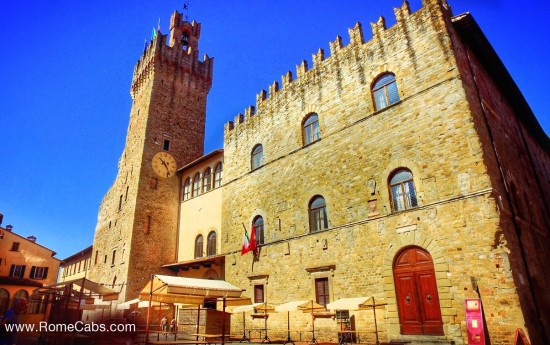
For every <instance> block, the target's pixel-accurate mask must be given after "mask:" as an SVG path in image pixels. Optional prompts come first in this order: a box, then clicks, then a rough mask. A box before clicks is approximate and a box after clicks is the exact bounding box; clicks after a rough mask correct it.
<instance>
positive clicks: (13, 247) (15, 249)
mask: <svg viewBox="0 0 550 345" xmlns="http://www.w3.org/2000/svg"><path fill="white" fill-rule="evenodd" d="M11 251H12V252H18V251H19V242H13V243H12V245H11Z"/></svg>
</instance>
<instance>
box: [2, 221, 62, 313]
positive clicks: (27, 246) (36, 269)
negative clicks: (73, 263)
mask: <svg viewBox="0 0 550 345" xmlns="http://www.w3.org/2000/svg"><path fill="white" fill-rule="evenodd" d="M2 218H3V216H2V215H1V214H0V225H1V224H2ZM55 254H56V253H55V252H54V251H53V250H51V249H48V248H46V247H43V246H41V245H40V244H38V243H36V237H34V236H28V237H23V236H21V235H18V234H16V233H15V232H13V226H12V225H6V226H5V227H2V226H0V315H2V314H4V312H5V311H6V310H7V309H9V308H10V306H11V304H12V303H13V300H14V299H16V298H26V299H27V300H30V303H29V309H28V311H27V313H28V314H38V313H40V312H41V310H42V309H41V301H34V300H32V299H30V297H31V295H32V293H33V291H34V290H35V289H37V288H39V287H42V286H43V285H49V284H55V283H56V281H57V275H58V272H59V266H60V263H61V261H60V260H59V259H58V258H56V257H54V256H55ZM29 317H30V316H29Z"/></svg>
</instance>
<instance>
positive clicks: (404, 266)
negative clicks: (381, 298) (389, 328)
mask: <svg viewBox="0 0 550 345" xmlns="http://www.w3.org/2000/svg"><path fill="white" fill-rule="evenodd" d="M393 277H394V282H395V293H396V298H397V307H398V311H399V323H400V324H401V333H402V334H425V335H443V321H442V320H441V308H440V307H439V295H438V293H437V283H436V280H435V271H434V264H433V261H432V257H431V255H430V253H428V252H427V251H425V250H424V249H422V248H420V247H407V248H404V249H403V250H401V251H400V252H398V253H397V255H396V256H395V260H394V263H393Z"/></svg>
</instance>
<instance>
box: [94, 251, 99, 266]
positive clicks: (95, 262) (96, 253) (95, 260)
mask: <svg viewBox="0 0 550 345" xmlns="http://www.w3.org/2000/svg"><path fill="white" fill-rule="evenodd" d="M97 255H98V252H97V250H96V251H95V259H94V265H97Z"/></svg>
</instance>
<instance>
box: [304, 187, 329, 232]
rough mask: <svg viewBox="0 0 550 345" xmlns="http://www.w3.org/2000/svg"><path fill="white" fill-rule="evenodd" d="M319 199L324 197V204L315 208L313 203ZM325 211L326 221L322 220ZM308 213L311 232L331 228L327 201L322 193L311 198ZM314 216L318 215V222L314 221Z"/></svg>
mask: <svg viewBox="0 0 550 345" xmlns="http://www.w3.org/2000/svg"><path fill="white" fill-rule="evenodd" d="M318 199H323V205H322V206H318V207H315V208H313V203H315V201H317V200H318ZM323 213H324V219H325V221H324V222H322V217H321V215H322V214H323ZM308 214H309V231H310V232H311V233H316V232H321V231H325V230H327V229H328V228H329V221H328V212H327V201H326V199H325V198H324V197H323V196H322V195H315V196H314V197H312V198H311V201H310V202H309V206H308ZM314 216H316V219H317V222H315V221H314V218H315V217H314ZM323 223H324V226H323ZM314 225H315V226H314Z"/></svg>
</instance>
